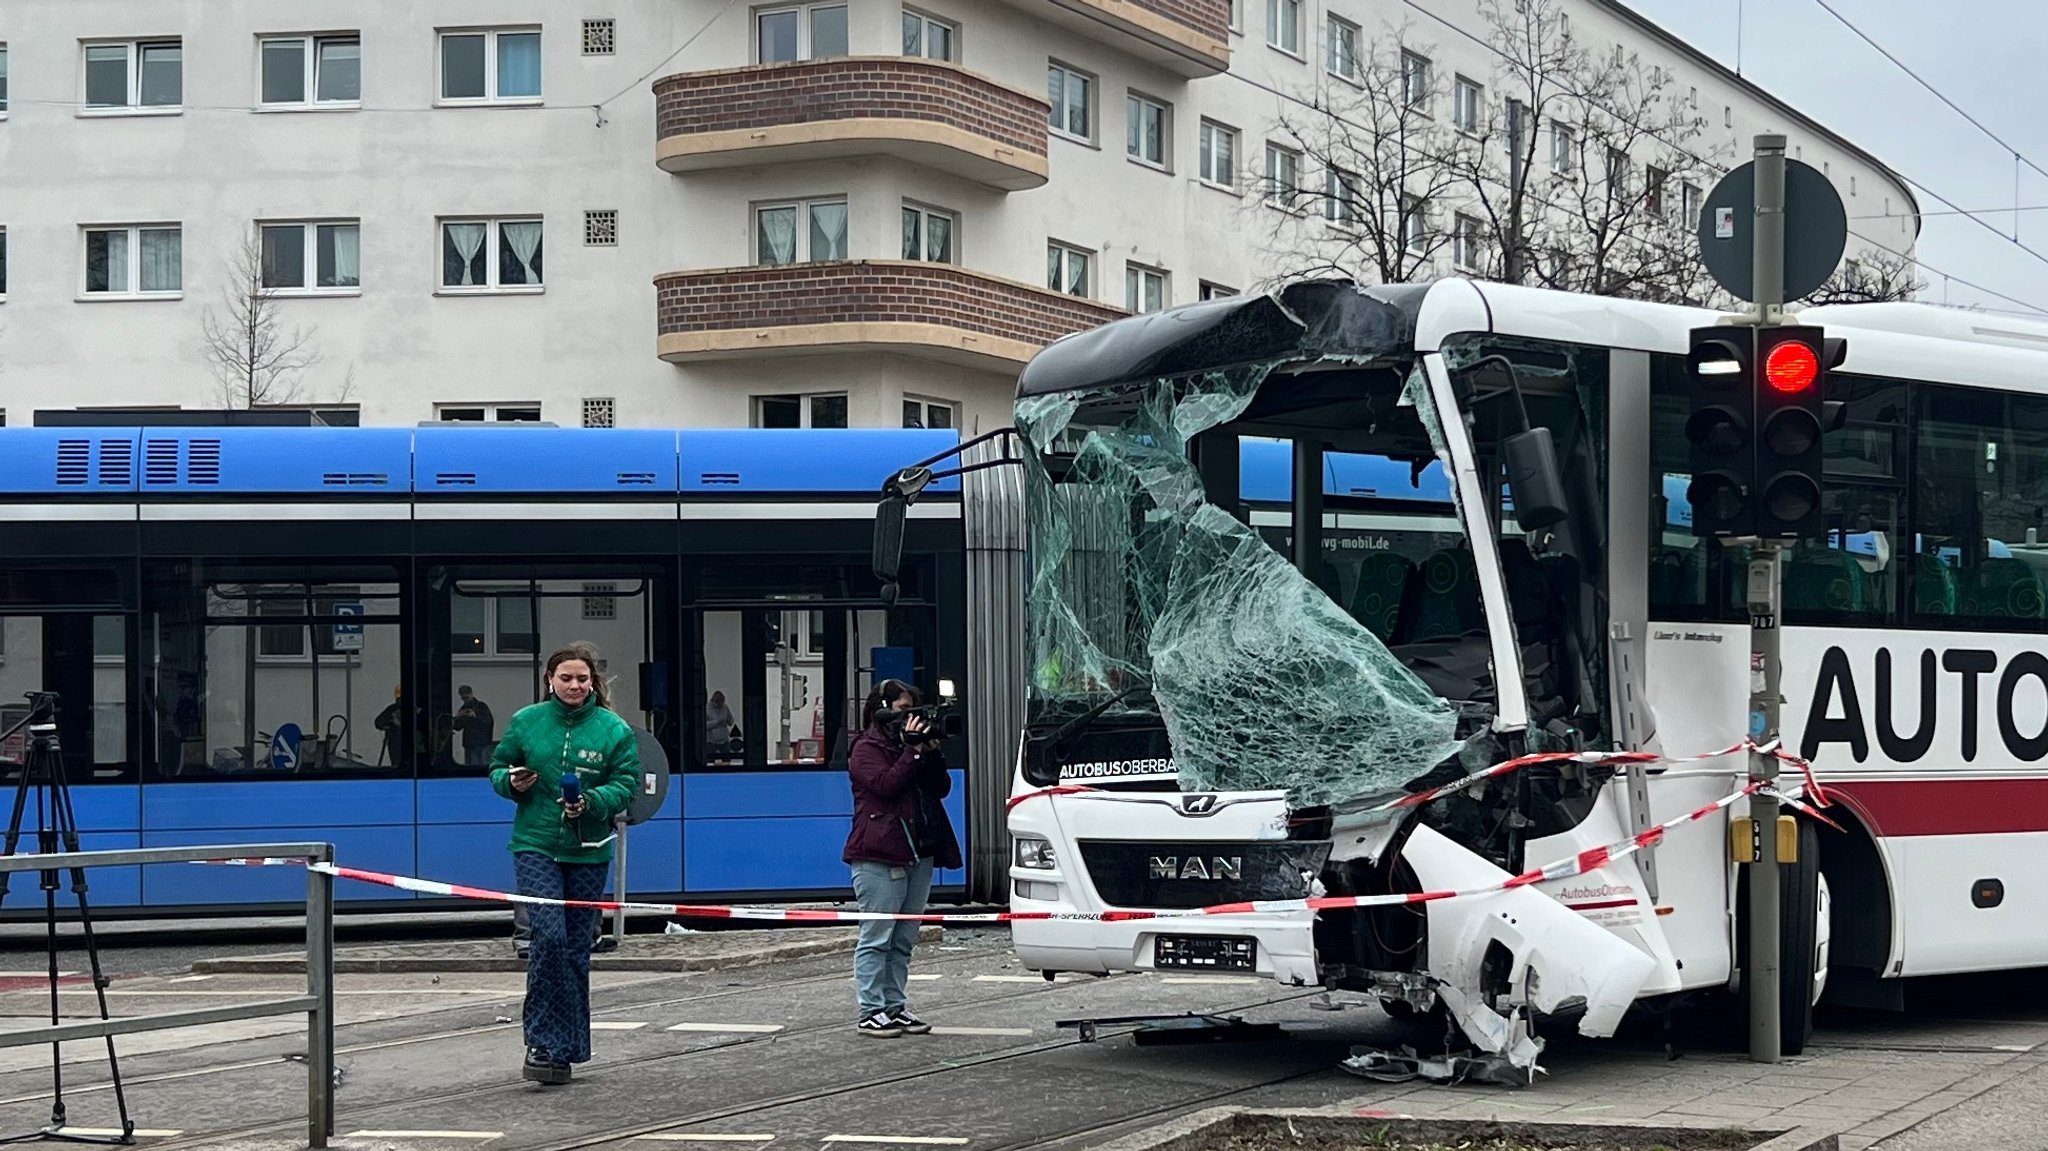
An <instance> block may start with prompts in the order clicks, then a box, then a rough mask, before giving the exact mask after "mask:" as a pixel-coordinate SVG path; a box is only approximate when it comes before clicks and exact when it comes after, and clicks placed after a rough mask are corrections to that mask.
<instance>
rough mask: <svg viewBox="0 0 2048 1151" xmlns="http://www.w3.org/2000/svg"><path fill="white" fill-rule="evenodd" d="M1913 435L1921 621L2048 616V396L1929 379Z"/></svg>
mask: <svg viewBox="0 0 2048 1151" xmlns="http://www.w3.org/2000/svg"><path fill="white" fill-rule="evenodd" d="M1915 443H1916V444H1917V449H1916V458H1915V460H1914V464H1915V480H1914V485H1913V525H1914V528H1913V530H1914V533H1915V539H1914V543H1915V547H1914V548H1913V556H1912V560H1913V575H1912V581H1913V589H1914V594H1913V597H1912V603H1913V612H1914V620H1915V622H1916V623H1917V624H1918V625H1920V626H1924V627H1936V628H1957V629H2010V630H2027V631H2030V630H2036V629H2038V628H2039V627H2040V621H2041V620H2043V619H2048V542H2044V541H2043V539H2042V536H2043V534H2044V531H2048V399H2043V398H2042V397H2039V396H2030V395H2015V394H2012V393H2009V392H1992V391H1983V390H1979V389H1974V388H1950V387H1931V386H1930V387H1927V388H1925V389H1923V390H1922V395H1921V400H1920V417H1919V424H1918V434H1917V436H1916V437H1915Z"/></svg>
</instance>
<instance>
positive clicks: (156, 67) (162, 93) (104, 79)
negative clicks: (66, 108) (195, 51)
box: [85, 40, 185, 112]
mask: <svg viewBox="0 0 2048 1151" xmlns="http://www.w3.org/2000/svg"><path fill="white" fill-rule="evenodd" d="M184 92H185V50H184V44H183V42H182V41H178V40H135V41H130V42H128V43H124V44H87V45H86V46H85V106H86V109H87V110H88V111H100V112H107V111H119V110H121V109H124V108H132V109H172V108H176V107H178V106H179V105H180V104H181V103H183V102H184Z"/></svg>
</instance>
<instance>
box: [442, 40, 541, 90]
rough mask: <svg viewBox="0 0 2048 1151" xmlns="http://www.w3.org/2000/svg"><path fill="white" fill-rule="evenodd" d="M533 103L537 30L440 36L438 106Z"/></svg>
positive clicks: (537, 63)
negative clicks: (440, 104) (439, 90)
mask: <svg viewBox="0 0 2048 1151" xmlns="http://www.w3.org/2000/svg"><path fill="white" fill-rule="evenodd" d="M539 101H540V30H539V29H538V28H516V29H500V28H493V29H487V30H479V31H474V32H443V33H441V102H442V103H443V104H505V103H538V102H539Z"/></svg>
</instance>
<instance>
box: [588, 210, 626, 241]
mask: <svg viewBox="0 0 2048 1151" xmlns="http://www.w3.org/2000/svg"><path fill="white" fill-rule="evenodd" d="M583 246H584V247H586V248H616V247H618V246H619V212H618V209H616V208H593V209H591V210H589V211H586V212H584V213H583Z"/></svg>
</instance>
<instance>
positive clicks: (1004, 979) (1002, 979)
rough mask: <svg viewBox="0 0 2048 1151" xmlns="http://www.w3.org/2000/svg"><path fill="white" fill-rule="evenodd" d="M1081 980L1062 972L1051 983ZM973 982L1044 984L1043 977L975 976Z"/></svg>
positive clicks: (1076, 976) (1078, 977)
mask: <svg viewBox="0 0 2048 1151" xmlns="http://www.w3.org/2000/svg"><path fill="white" fill-rule="evenodd" d="M1081 978H1082V977H1081V976H1079V975H1070V974H1067V973H1065V972H1062V973H1060V974H1059V975H1056V976H1054V977H1053V981H1054V982H1056V983H1074V982H1078V981H1079V980H1080V979H1081ZM974 981H975V982H976V983H1044V982H1045V981H1046V979H1045V976H1043V975H977V976H975V977H974Z"/></svg>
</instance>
